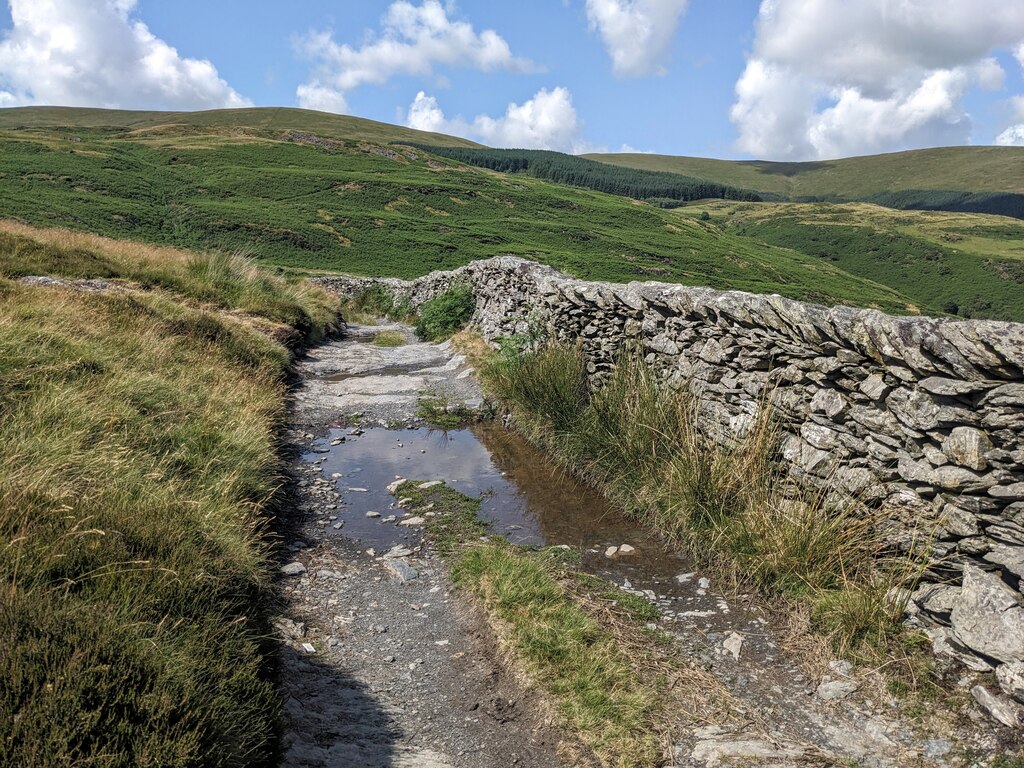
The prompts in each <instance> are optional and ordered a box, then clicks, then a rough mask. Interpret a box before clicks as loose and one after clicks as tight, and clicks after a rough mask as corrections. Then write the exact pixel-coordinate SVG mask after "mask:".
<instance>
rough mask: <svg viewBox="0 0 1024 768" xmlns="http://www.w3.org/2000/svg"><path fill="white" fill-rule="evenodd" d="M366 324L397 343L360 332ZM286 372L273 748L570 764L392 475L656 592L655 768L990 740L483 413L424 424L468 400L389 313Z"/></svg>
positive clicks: (536, 700) (977, 744)
mask: <svg viewBox="0 0 1024 768" xmlns="http://www.w3.org/2000/svg"><path fill="white" fill-rule="evenodd" d="M383 331H388V332H394V331H398V332H400V333H401V334H402V335H403V336H404V338H405V341H406V343H405V344H402V345H401V346H378V345H377V344H374V343H373V338H374V337H375V336H376V335H377V334H379V333H381V332H383ZM300 372H301V376H302V382H301V385H300V387H299V389H298V391H297V394H296V398H295V403H294V411H293V424H292V431H291V435H290V436H291V440H292V443H293V448H294V451H293V453H294V457H295V463H294V477H295V481H296V503H295V515H294V519H293V520H292V523H293V530H292V532H291V533H290V534H289V535H288V538H287V540H286V541H285V547H284V548H285V556H284V559H283V560H282V568H281V570H282V576H281V579H282V584H283V594H284V595H285V598H286V604H285V605H284V607H283V610H282V616H281V618H280V619H279V620H278V621H277V628H278V630H279V633H280V640H281V642H282V658H283V672H282V696H283V699H284V702H285V703H284V709H285V713H286V721H287V734H286V738H285V747H286V755H285V759H284V764H285V765H288V766H348V765H352V766H356V765H358V766H437V767H438V768H440V767H441V766H457V767H459V768H461V767H463V766H465V767H466V768H469V767H470V766H473V767H475V766H509V765H527V766H557V765H573V764H585V763H586V762H587V756H586V752H585V751H582V750H580V749H579V748H578V745H575V746H574V745H573V738H572V734H568V733H564V732H562V731H560V730H559V729H558V728H557V727H556V719H557V718H556V717H555V716H553V715H552V712H553V709H552V708H551V707H549V706H547V704H546V703H545V701H544V699H543V696H542V694H541V693H540V692H539V690H538V689H536V688H535V687H532V686H531V683H530V681H529V680H528V679H526V677H525V676H524V675H522V674H520V673H519V672H518V671H517V670H516V669H515V667H514V664H513V665H510V664H509V663H508V657H507V656H506V654H504V653H503V652H502V651H501V650H500V648H499V645H500V643H499V642H498V641H497V640H496V638H495V635H494V633H493V631H492V630H491V628H490V627H489V626H488V624H487V622H486V621H485V619H484V614H483V612H482V611H481V610H480V609H479V607H478V606H476V605H475V604H474V602H473V598H472V597H470V596H468V595H466V594H463V593H461V592H458V591H456V590H455V589H454V587H453V585H452V583H451V581H450V579H449V576H448V573H447V567H446V565H445V564H444V563H443V562H442V561H441V560H440V558H439V557H438V556H437V554H436V553H435V552H434V551H433V548H432V546H431V543H430V541H429V539H428V537H427V536H426V534H425V531H424V527H423V525H424V523H425V522H426V521H427V519H429V518H430V516H431V515H433V514H436V513H435V512H434V511H433V510H431V509H430V508H429V507H425V508H423V509H415V508H402V507H401V506H399V501H398V499H397V497H396V494H395V493H394V490H395V487H396V486H395V484H396V483H398V484H399V485H400V484H401V481H403V480H405V481H407V482H413V481H415V482H416V483H418V484H421V483H435V482H438V481H442V482H445V483H447V484H448V485H449V486H451V487H452V488H455V489H457V490H459V491H460V492H462V493H465V494H468V495H470V496H483V497H484V501H483V503H482V506H481V511H480V516H481V517H482V518H484V519H485V520H487V521H488V522H490V523H491V524H492V530H493V534H495V535H501V536H505V537H507V538H508V539H509V540H510V541H512V542H514V543H518V544H523V545H531V546H546V547H554V546H568V547H571V548H573V549H578V550H579V551H580V552H581V553H582V557H581V562H580V566H579V567H580V568H581V569H583V570H584V571H586V572H588V573H591V574H593V575H595V576H597V577H598V578H600V579H602V580H604V581H606V582H608V583H609V584H611V585H614V587H615V588H616V589H619V590H623V591H626V592H629V593H632V594H634V595H636V596H639V597H641V598H643V599H645V600H647V601H648V602H650V603H651V604H652V605H654V606H655V607H656V609H657V618H655V619H653V620H652V621H651V623H650V627H651V629H657V630H661V631H662V632H664V633H665V634H666V635H667V636H668V637H669V638H670V640H671V643H672V653H673V654H675V655H677V656H678V657H679V658H681V659H683V663H684V667H685V669H686V670H688V671H687V672H686V673H685V674H683V675H682V677H681V678H680V682H679V685H678V687H680V688H684V689H685V690H682V691H681V692H677V693H678V694H679V696H680V701H681V702H682V705H681V706H680V708H679V712H678V717H676V718H674V721H673V722H672V723H671V724H670V729H669V733H668V734H667V736H666V744H665V746H664V755H665V764H667V765H678V766H700V767H703V766H716V765H730V764H739V765H860V766H911V765H922V766H932V765H934V766H942V765H969V764H971V762H972V760H973V759H975V758H976V757H978V756H985V755H992V754H994V753H995V751H996V750H997V749H998V748H1000V747H1001V744H1000V743H999V742H1000V735H999V732H998V731H997V730H994V729H993V728H992V727H991V726H990V725H989V724H988V723H986V722H980V721H973V720H971V719H970V718H969V717H968V718H964V717H962V716H954V715H953V714H944V713H943V712H937V711H931V710H930V709H929V708H928V707H923V708H922V707H921V706H920V704H919V703H917V702H912V701H910V700H908V699H905V698H902V697H900V696H897V695H894V694H893V693H891V692H889V691H888V690H887V689H886V687H885V685H884V681H883V679H882V677H881V676H880V675H878V674H877V673H875V672H874V671H872V670H869V669H854V668H853V667H852V666H851V665H850V664H849V663H848V662H845V661H839V660H836V659H835V658H833V657H831V656H830V655H829V653H828V652H827V650H825V648H824V646H823V644H821V643H810V642H809V640H808V638H807V637H806V636H803V635H801V633H800V632H799V631H798V630H794V628H793V627H792V625H789V626H783V625H782V623H781V622H780V620H778V619H777V618H774V617H773V616H772V615H771V613H770V612H769V611H768V610H766V609H765V607H764V606H763V605H762V604H761V603H759V601H758V600H757V599H756V598H754V597H753V596H752V595H748V594H744V593H743V592H742V590H736V589H731V588H727V586H726V585H723V584H719V583H716V580H715V579H714V578H713V577H712V576H711V575H709V574H707V573H704V572H702V571H701V569H699V568H698V567H697V566H695V565H694V564H693V563H691V562H689V561H688V560H686V559H685V558H684V557H682V556H680V555H678V554H675V553H672V552H669V551H667V550H666V548H665V547H664V546H663V544H662V542H660V541H659V540H658V539H657V538H656V537H654V536H653V535H651V534H650V533H647V532H645V531H643V530H642V529H640V528H639V527H637V526H636V525H635V524H634V523H632V522H630V521H628V520H626V519H624V518H623V517H622V516H621V515H620V514H618V513H617V512H616V510H614V509H611V508H609V506H608V504H607V503H606V502H605V500H604V499H603V498H602V497H601V496H599V495H598V494H596V493H595V492H593V491H592V490H590V489H588V488H586V487H584V486H582V485H580V484H578V483H577V482H575V481H574V480H573V479H572V478H570V477H567V476H566V475H565V474H564V473H562V472H560V471H559V470H557V469H555V468H553V467H552V466H551V462H550V461H549V460H548V459H546V458H545V457H544V456H543V455H542V454H540V453H538V452H537V451H536V450H535V449H534V448H532V447H531V446H529V445H528V444H526V443H525V442H524V441H523V440H521V439H520V438H519V437H517V436H516V435H515V434H514V433H513V432H512V431H510V430H508V429H506V428H505V426H504V425H503V424H502V423H501V420H500V419H497V420H493V419H492V420H486V419H484V420H481V421H478V422H477V423H475V424H473V425H472V426H470V427H465V428H458V429H451V430H448V431H443V430H439V429H432V428H430V427H429V426H428V425H427V424H426V423H425V421H424V419H423V418H421V415H420V414H422V413H423V406H422V403H423V402H424V400H426V401H427V402H430V403H434V404H437V403H443V404H445V405H446V406H447V407H448V409H449V410H459V409H460V408H461V407H464V408H466V409H471V410H473V411H481V410H486V406H485V403H484V397H483V395H482V393H481V391H480V388H479V386H478V384H477V383H476V380H475V379H474V377H473V372H472V370H471V368H470V367H469V365H468V363H467V361H466V359H465V358H464V357H463V356H462V355H460V354H459V353H458V352H457V351H456V350H455V349H453V348H452V347H451V345H450V344H448V343H446V344H440V345H436V344H428V343H422V342H417V341H416V340H415V337H414V336H413V334H412V332H411V329H409V328H406V327H404V326H397V325H396V326H350V330H349V335H348V336H347V337H346V338H345V339H343V340H340V341H336V342H333V343H330V344H327V345H324V346H321V347H319V348H317V349H315V350H314V351H313V352H312V354H311V355H309V356H308V357H307V358H306V359H305V360H304V361H303V362H302V363H301V365H300ZM389 486H391V488H390V489H389ZM623 544H626V545H628V547H627V548H626V549H625V554H623V551H622V550H616V551H615V552H614V553H613V554H614V556H609V553H612V549H613V548H619V547H621V546H622V545H623ZM631 550H632V551H631ZM965 695H966V694H965ZM704 701H707V702H711V701H714V702H715V703H716V705H715V706H708V707H703V706H702V702H704ZM1004 736H1005V734H1004ZM623 764H629V763H623Z"/></svg>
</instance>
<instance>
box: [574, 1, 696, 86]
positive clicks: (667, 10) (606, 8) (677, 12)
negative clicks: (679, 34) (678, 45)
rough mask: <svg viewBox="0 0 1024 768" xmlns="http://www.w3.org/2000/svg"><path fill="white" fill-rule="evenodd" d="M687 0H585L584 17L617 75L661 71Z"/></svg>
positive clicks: (659, 73) (662, 71)
mask: <svg viewBox="0 0 1024 768" xmlns="http://www.w3.org/2000/svg"><path fill="white" fill-rule="evenodd" d="M687 3H688V0H587V19H588V20H589V21H590V27H591V29H596V30H597V31H598V33H600V35H601V39H602V40H603V41H604V45H605V48H606V49H607V50H608V55H609V56H611V57H612V71H613V72H614V73H615V74H616V76H618V77H642V76H644V75H662V74H665V67H664V65H663V64H662V62H663V61H664V59H665V57H666V55H667V53H668V49H669V47H670V45H671V43H672V38H673V36H674V35H675V31H676V26H677V25H678V24H679V19H680V18H681V17H682V15H683V14H684V13H685V12H686V6H687Z"/></svg>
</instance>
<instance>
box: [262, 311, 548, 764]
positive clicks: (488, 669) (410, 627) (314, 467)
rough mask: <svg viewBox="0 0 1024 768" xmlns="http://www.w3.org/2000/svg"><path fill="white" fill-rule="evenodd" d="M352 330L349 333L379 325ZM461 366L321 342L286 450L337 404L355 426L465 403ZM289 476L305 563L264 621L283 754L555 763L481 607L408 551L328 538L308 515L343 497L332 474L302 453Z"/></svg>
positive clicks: (324, 512) (417, 349)
mask: <svg viewBox="0 0 1024 768" xmlns="http://www.w3.org/2000/svg"><path fill="white" fill-rule="evenodd" d="M353 330H354V332H355V334H356V337H357V338H358V337H359V334H360V333H363V334H372V333H374V332H376V331H378V330H382V329H381V328H374V329H366V330H361V329H359V328H354V329H353ZM410 340H411V339H410ZM464 370H465V366H464V365H463V363H462V361H461V360H460V359H459V358H457V357H455V356H454V355H453V353H452V352H451V351H450V350H449V349H447V348H446V347H438V346H435V345H429V344H409V345H407V346H403V347H396V348H382V347H376V346H373V345H371V344H361V343H353V342H352V341H344V342H338V343H335V344H329V345H325V346H324V347H321V348H320V349H319V350H316V351H315V353H314V355H313V356H311V357H310V358H308V359H307V360H306V361H305V362H304V363H303V364H302V366H301V373H302V375H303V377H304V382H303V385H302V387H301V389H300V390H299V392H298V393H297V396H296V403H295V408H294V414H293V426H294V431H293V434H292V439H293V442H294V446H295V453H296V454H297V455H298V456H300V457H301V455H302V454H303V453H304V452H305V451H308V450H309V447H310V445H311V443H312V441H313V439H315V438H316V437H319V436H321V435H323V434H324V432H325V430H326V429H327V427H328V426H329V425H331V424H334V423H337V421H338V419H339V418H341V417H343V416H344V415H346V414H352V413H356V412H361V413H362V419H361V420H360V423H361V424H362V425H364V426H366V425H375V424H378V425H379V424H391V425H394V424H396V423H408V422H410V421H413V420H414V419H415V414H416V403H417V400H418V399H419V396H420V394H421V393H423V392H433V393H436V394H439V395H442V396H443V397H445V398H446V399H447V400H448V401H449V402H451V403H456V402H461V403H467V404H469V405H470V406H476V405H478V404H479V397H480V393H479V389H478V388H477V387H476V385H475V383H474V381H473V380H472V379H471V378H469V377H468V376H465V375H462V376H461V378H460V375H461V374H462V373H463V371H464ZM374 372H383V374H382V375H376V374H375V373H374ZM348 374H368V375H363V376H358V377H356V378H344V377H345V376H346V375H348ZM334 377H338V378H335V380H334V381H331V380H329V379H331V378H334ZM296 472H297V480H298V483H297V485H298V494H297V496H298V498H297V504H298V508H297V512H298V513H299V514H298V515H297V516H296V523H297V524H296V526H295V527H296V530H295V534H294V536H293V541H292V542H291V543H290V544H289V545H288V549H289V550H290V555H289V556H288V558H287V559H286V560H287V562H294V563H300V564H301V568H302V569H304V570H303V571H302V572H301V573H299V574H297V575H293V576H285V577H284V581H283V591H284V595H285V598H286V601H287V605H286V609H285V611H284V615H283V616H282V617H281V619H279V620H278V622H277V626H278V630H279V632H280V636H281V638H282V640H283V657H282V664H283V671H282V676H281V677H282V689H283V690H282V695H283V698H284V709H285V716H286V721H287V734H286V737H285V744H286V749H287V751H286V754H285V757H284V763H283V764H284V765H285V766H302V767H303V768H307V767H308V768H314V767H319V766H330V767H331V768H341V767H343V766H353V768H355V767H356V766H359V767H365V768H385V767H386V766H396V767H401V768H478V767H479V768H502V767H504V766H515V765H523V766H538V768H545V767H546V766H557V765H559V762H558V759H557V758H556V756H555V748H556V740H555V739H556V736H557V734H556V732H555V731H554V730H553V729H552V728H550V727H549V726H548V725H547V724H546V723H545V722H544V721H543V719H542V718H541V717H540V716H539V713H538V709H537V707H536V706H535V704H534V702H533V701H531V698H530V697H529V695H527V694H524V691H523V689H522V687H521V686H520V685H519V684H518V683H517V682H516V681H515V680H514V679H512V677H511V676H510V675H509V674H507V673H506V671H505V670H504V669H503V668H502V666H501V665H500V664H499V663H497V662H496V661H495V659H496V657H497V656H498V654H497V653H496V652H495V649H494V648H493V647H491V640H490V638H489V636H488V634H487V633H486V632H484V631H482V626H483V625H482V622H481V619H480V617H479V616H478V615H477V614H476V613H475V611H474V609H473V608H472V607H471V606H470V605H468V604H467V603H466V601H465V600H463V599H459V598H456V597H455V596H453V594H452V591H451V584H450V582H449V580H448V577H447V575H446V573H445V571H444V568H443V566H441V564H440V563H439V562H437V561H436V560H433V559H427V558H425V557H421V556H420V553H419V552H418V551H416V552H413V554H412V555H411V556H409V557H406V558H402V559H400V560H398V559H392V560H387V559H383V558H380V557H379V556H376V555H375V554H368V553H367V552H366V551H365V550H364V549H363V548H362V547H361V546H360V545H359V544H358V543H356V542H354V541H351V540H349V539H347V538H345V537H343V536H338V535H328V531H332V530H333V529H332V527H331V526H329V525H323V524H320V523H318V521H324V520H325V519H326V518H329V517H330V516H331V513H332V511H333V510H332V507H335V506H336V505H337V504H338V503H339V501H342V500H341V499H339V498H338V493H337V491H335V490H334V483H333V482H329V480H327V479H325V478H324V477H323V476H322V473H321V471H320V465H319V463H318V462H317V461H316V460H315V459H308V458H307V460H303V459H302V458H299V459H298V460H297V465H296ZM289 570H300V568H299V566H293V567H292V568H291V569H289ZM410 577H411V578H410Z"/></svg>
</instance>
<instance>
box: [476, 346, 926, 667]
mask: <svg viewBox="0 0 1024 768" xmlns="http://www.w3.org/2000/svg"><path fill="white" fill-rule="evenodd" d="M482 371H483V376H484V379H485V382H486V383H487V386H488V387H489V389H490V390H491V391H492V392H493V394H494V395H495V396H496V397H498V398H499V399H500V402H501V405H502V406H503V407H508V408H510V409H511V410H512V412H513V414H514V417H515V422H516V424H517V425H518V426H519V428H520V429H521V431H523V432H524V434H525V435H526V436H527V437H528V438H530V439H531V440H533V441H534V442H536V443H538V444H539V445H541V446H542V447H543V448H545V449H546V450H548V451H549V452H551V453H552V454H553V455H554V456H555V457H556V458H557V459H559V460H560V461H561V462H563V463H564V464H565V465H566V466H568V467H569V468H571V469H573V470H574V471H576V472H577V473H578V474H580V475H581V476H583V477H584V478H586V479H588V480H589V481H591V482H593V483H595V484H596V485H598V486H599V487H601V488H603V489H605V492H606V493H607V494H608V495H609V496H610V498H612V499H613V501H615V502H617V503H619V504H621V505H622V506H623V507H624V508H625V509H626V510H627V511H629V512H630V513H631V514H633V515H634V516H636V517H637V518H639V519H640V520H642V521H643V522H644V523H645V524H647V525H649V526H650V527H651V528H653V529H654V530H657V531H659V532H660V533H662V534H663V535H665V536H667V537H668V538H669V539H670V540H673V541H675V542H676V543H678V544H679V545H681V546H687V547H689V548H690V549H691V550H692V551H694V552H697V553H705V555H706V557H708V558H709V559H712V560H714V561H715V562H716V563H717V564H718V565H719V567H725V568H727V569H728V570H730V571H731V573H732V574H733V575H734V576H735V577H737V578H739V579H740V580H742V581H744V582H746V583H749V584H752V585H754V586H755V587H757V588H759V589H760V590H762V592H763V593H764V594H766V595H769V596H781V597H782V598H784V599H785V600H788V601H792V602H794V603H799V604H804V605H807V606H808V607H809V608H810V609H811V610H812V612H813V618H814V621H815V623H816V626H817V628H818V629H819V630H820V631H821V632H822V633H823V634H826V635H828V636H829V637H830V638H831V639H832V640H833V643H834V645H835V646H836V648H837V649H838V650H839V651H841V652H849V651H851V650H855V651H858V652H859V651H860V650H861V649H868V648H871V647H874V648H880V647H884V646H885V645H886V644H887V643H888V642H889V641H890V640H891V639H892V638H893V637H895V636H896V635H898V633H899V626H900V625H899V619H900V616H899V615H898V614H899V609H898V607H897V608H894V607H893V606H891V605H889V604H888V602H887V600H886V594H887V592H888V590H889V588H890V587H892V586H894V585H895V584H897V583H901V582H902V581H903V580H904V578H905V577H906V576H907V575H908V568H909V566H908V565H907V564H903V563H889V562H886V561H884V560H883V559H882V557H881V554H882V552H883V551H884V548H885V541H884V536H883V534H882V532H881V530H880V528H879V526H878V525H877V523H878V522H879V520H878V519H877V515H875V514H873V513H871V512H870V511H869V510H864V509H861V508H859V507H858V505H857V504H856V503H855V500H852V499H851V500H848V501H846V502H838V501H835V500H833V499H832V498H831V496H832V494H830V493H829V490H830V489H828V488H825V489H820V490H809V489H805V488H801V487H799V486H798V485H797V484H796V483H795V482H794V481H792V480H791V479H790V478H789V477H788V475H787V474H786V473H785V472H784V471H782V469H781V467H780V466H779V465H778V464H777V463H776V455H777V445H778V439H779V436H778V431H777V427H776V425H775V424H774V423H773V422H772V420H771V419H770V417H768V416H767V414H768V413H769V409H768V408H763V409H762V413H763V414H765V415H764V416H763V417H762V418H761V419H760V420H759V422H758V424H757V425H756V426H755V427H754V428H752V429H751V431H750V433H749V435H748V436H747V437H746V438H745V439H744V440H742V441H741V442H740V443H739V444H738V445H736V446H734V447H732V448H725V447H722V446H720V445H719V444H717V443H715V442H713V441H711V440H710V439H708V438H706V437H704V436H703V435H702V434H701V433H700V431H699V429H698V421H699V418H698V416H697V410H696V404H695V402H694V401H693V399H692V398H691V397H689V396H688V395H687V394H686V393H685V392H683V391H674V390H670V389H668V388H666V387H664V386H663V385H661V384H660V383H659V382H658V381H657V380H656V377H655V375H654V373H653V372H652V371H651V369H649V368H648V367H647V366H646V365H645V364H644V363H643V362H642V361H641V360H639V359H638V357H636V356H635V355H627V356H626V357H624V358H623V359H622V360H620V362H619V365H618V366H617V367H616V370H615V372H614V374H613V375H612V377H611V378H610V380H609V381H608V382H606V383H605V384H604V385H603V386H602V387H601V388H599V389H597V390H596V391H589V390H588V389H587V386H586V383H585V382H586V369H585V365H584V360H583V355H582V353H581V351H580V350H579V349H578V348H569V347H562V346H548V347H542V348H541V349H540V350H539V351H538V352H536V353H525V352H524V353H521V354H518V355H517V354H514V353H510V352H506V353H505V354H504V355H496V356H495V357H494V358H492V360H491V362H490V363H489V364H486V365H484V366H483V368H482Z"/></svg>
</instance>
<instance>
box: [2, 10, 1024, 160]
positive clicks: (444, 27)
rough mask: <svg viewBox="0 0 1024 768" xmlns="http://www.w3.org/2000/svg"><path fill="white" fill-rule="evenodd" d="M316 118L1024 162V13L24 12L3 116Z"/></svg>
mask: <svg viewBox="0 0 1024 768" xmlns="http://www.w3.org/2000/svg"><path fill="white" fill-rule="evenodd" d="M32 104H45V105H64V106H92V107H110V108H125V109H174V110H191V109H216V108H221V107H239V106H252V105H255V106H300V107H305V108H309V109H319V110H323V111H329V112H337V113H340V114H349V115H356V116H359V117H366V118H371V119H374V120H380V121H383V122H389V123H398V124H402V125H408V126H410V127H414V128H420V129H424V130H433V131H440V132H443V133H451V134H456V135H460V136H465V137H467V138H471V139H474V140H476V141H480V142H482V143H485V144H488V145H491V146H510V147H530V148H542V149H555V150H559V151H564V152H576V153H580V152H602V151H611V152H620V151H630V152H658V153H662V154H675V155H693V156H703V157H721V158H761V159H768V160H781V161H791V160H820V159H830V158H835V157H845V156H851V155H863V154H874V153H879V152H889V151H898V150H903V149H914V148H920V147H928V146H949V145H961V144H1014V145H1021V146H1024V0H855V1H853V0H760V1H759V0H518V1H517V2H494V1H493V0H360V1H358V2H357V1H356V0H306V1H300V2H289V3H285V2H281V0H174V1H173V2H168V0H8V2H7V4H6V7H5V6H3V5H0V107H10V106H24V105H32Z"/></svg>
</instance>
